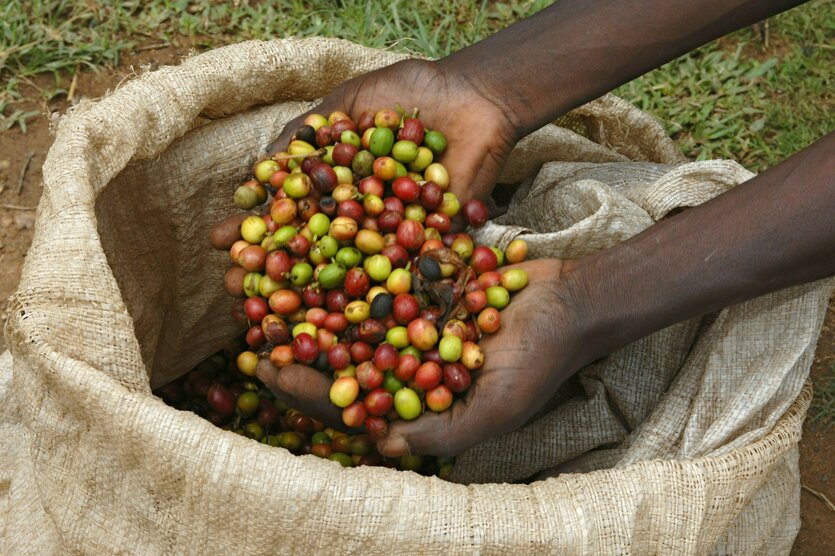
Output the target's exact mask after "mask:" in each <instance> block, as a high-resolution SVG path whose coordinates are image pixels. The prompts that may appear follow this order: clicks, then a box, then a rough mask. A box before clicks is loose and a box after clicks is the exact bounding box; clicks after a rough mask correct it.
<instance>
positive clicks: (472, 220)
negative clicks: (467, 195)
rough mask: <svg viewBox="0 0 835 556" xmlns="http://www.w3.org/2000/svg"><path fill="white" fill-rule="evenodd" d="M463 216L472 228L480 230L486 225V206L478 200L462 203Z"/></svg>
mask: <svg viewBox="0 0 835 556" xmlns="http://www.w3.org/2000/svg"><path fill="white" fill-rule="evenodd" d="M463 210H464V216H465V217H466V218H467V223H468V224H469V225H470V226H472V227H473V228H481V227H482V226H484V224H486V223H487V217H488V214H487V205H485V204H484V203H483V202H481V201H479V200H478V199H470V200H469V201H467V202H466V203H464V207H463Z"/></svg>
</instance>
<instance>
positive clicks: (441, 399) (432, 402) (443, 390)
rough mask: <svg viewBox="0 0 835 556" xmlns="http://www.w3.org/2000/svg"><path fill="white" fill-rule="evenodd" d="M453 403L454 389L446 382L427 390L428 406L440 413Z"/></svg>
mask: <svg viewBox="0 0 835 556" xmlns="http://www.w3.org/2000/svg"><path fill="white" fill-rule="evenodd" d="M451 405H452V390H450V389H449V388H448V387H447V386H446V385H445V384H439V385H438V386H436V387H435V388H432V389H431V390H429V391H427V392H426V407H428V408H429V409H430V410H431V411H434V412H436V413H440V412H441V411H446V410H447V409H449V406H451Z"/></svg>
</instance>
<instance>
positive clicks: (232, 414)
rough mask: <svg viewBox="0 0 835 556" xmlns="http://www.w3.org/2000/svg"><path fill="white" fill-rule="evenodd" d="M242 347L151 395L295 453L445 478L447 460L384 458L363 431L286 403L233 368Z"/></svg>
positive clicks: (449, 463)
mask: <svg viewBox="0 0 835 556" xmlns="http://www.w3.org/2000/svg"><path fill="white" fill-rule="evenodd" d="M243 349H244V346H242V345H239V342H233V344H232V345H230V347H229V348H228V349H227V350H224V351H222V352H219V353H216V354H214V355H212V356H211V357H209V358H208V359H206V360H205V361H203V362H202V363H200V364H199V365H197V367H196V368H194V369H193V370H191V371H190V372H189V373H188V374H186V375H185V376H183V377H182V378H180V379H178V380H175V381H174V382H171V383H169V384H166V385H165V386H162V387H161V388H158V389H157V390H156V391H155V392H154V393H155V394H156V395H157V396H159V397H160V398H162V399H163V401H164V402H165V403H167V404H168V405H170V406H172V407H176V408H177V409H181V410H185V411H191V412H193V413H196V414H197V415H199V416H201V417H203V418H205V419H208V420H209V421H211V422H212V423H213V424H214V425H216V426H218V427H220V428H222V429H225V430H229V431H233V432H235V433H237V434H240V435H242V436H246V437H248V438H251V439H253V440H255V441H257V442H261V443H262V444H269V445H270V446H280V447H282V448H286V449H287V450H289V451H290V452H292V453H294V454H298V455H303V454H313V455H315V456H318V457H321V458H327V459H330V460H333V461H337V462H339V463H340V464H342V465H343V466H345V467H354V466H357V465H375V466H384V467H392V468H396V469H402V470H409V471H416V472H418V473H421V474H423V475H437V476H439V477H440V478H442V479H447V478H448V477H449V474H450V472H451V471H452V464H453V459H452V458H434V457H421V456H403V457H400V458H384V457H383V456H381V455H380V454H379V453H378V452H377V450H376V448H375V445H374V442H372V441H371V439H370V438H369V437H368V435H366V434H356V435H348V434H345V433H343V432H339V431H337V430H334V429H332V428H329V427H325V425H324V424H323V423H322V422H321V421H317V420H316V419H312V418H310V417H308V416H307V415H304V414H303V413H302V412H300V411H297V410H295V409H291V408H289V407H287V406H286V405H285V404H283V403H282V402H281V401H280V400H277V399H276V398H275V397H274V396H273V394H272V392H270V390H269V389H268V388H267V387H265V386H264V385H263V384H262V383H261V382H260V381H259V380H258V379H257V378H253V377H250V376H247V375H245V374H243V373H241V372H240V371H239V370H238V368H237V365H236V364H235V362H234V361H235V359H236V358H237V355H238V353H239V352H240V351H242V350H243Z"/></svg>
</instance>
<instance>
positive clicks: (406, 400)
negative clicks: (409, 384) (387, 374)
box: [394, 388, 422, 421]
mask: <svg viewBox="0 0 835 556" xmlns="http://www.w3.org/2000/svg"><path fill="white" fill-rule="evenodd" d="M394 410H395V411H397V415H399V416H400V418H401V419H403V420H404V421H411V420H413V419H416V418H417V417H418V416H419V415H420V414H421V411H422V408H421V404H420V397H418V395H417V392H415V391H414V390H412V389H411V388H401V389H400V390H398V391H397V393H396V394H395V395H394Z"/></svg>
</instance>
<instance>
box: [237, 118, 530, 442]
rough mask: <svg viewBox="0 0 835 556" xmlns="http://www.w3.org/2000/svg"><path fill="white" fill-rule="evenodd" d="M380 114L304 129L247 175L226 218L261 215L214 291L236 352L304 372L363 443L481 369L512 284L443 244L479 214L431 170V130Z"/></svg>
mask: <svg viewBox="0 0 835 556" xmlns="http://www.w3.org/2000/svg"><path fill="white" fill-rule="evenodd" d="M416 116H417V114H416V111H415V113H413V114H412V116H411V117H404V115H402V114H401V113H400V112H397V111H394V110H380V111H379V112H376V113H372V112H365V113H363V115H362V116H361V117H360V118H359V120H358V121H356V122H354V121H353V120H351V119H350V117H348V115H346V114H344V113H342V112H334V113H332V114H330V115H329V116H328V117H327V118H326V117H325V116H322V115H318V114H313V115H310V116H308V117H307V118H306V119H305V124H304V125H303V126H302V127H300V128H299V129H298V130H297V131H296V133H295V137H294V139H293V140H292V141H291V142H290V144H289V147H288V150H287V152H280V153H276V154H275V155H274V156H273V157H272V158H270V159H267V160H264V161H261V162H259V163H258V164H257V165H256V166H255V168H254V179H253V180H250V181H248V182H246V183H244V184H243V185H241V186H240V187H238V188H237V190H236V192H235V202H236V204H237V205H238V207H239V208H243V209H253V208H255V207H256V206H258V205H259V204H263V203H265V202H267V199H268V194H269V193H271V194H272V198H271V200H270V203H269V210H268V211H263V214H253V215H251V216H249V217H247V218H246V219H245V220H243V221H242V223H241V225H240V239H239V240H238V241H236V242H235V243H234V245H232V248H231V251H230V256H231V259H232V262H233V263H234V266H233V267H232V268H231V269H230V270H229V271H228V272H227V274H226V277H225V280H224V282H225V285H226V288H227V291H229V292H230V293H231V294H233V295H237V296H240V297H242V298H246V300H245V301H243V304H242V306H241V308H240V311H239V314H240V316H241V318H242V320H245V321H246V322H247V323H248V325H249V326H250V328H249V331H248V332H247V334H246V341H247V343H248V344H249V346H250V350H247V351H244V352H242V353H240V354H239V355H238V357H237V361H236V363H237V367H238V369H239V370H240V371H241V372H243V373H244V374H246V375H250V376H251V375H254V374H255V368H256V365H257V363H258V360H259V358H269V359H270V361H271V362H272V363H273V364H274V365H275V366H277V367H284V366H287V365H290V364H292V363H302V364H305V365H310V366H313V367H315V368H316V369H319V370H320V371H322V372H326V373H328V374H330V375H332V376H333V378H334V383H333V386H332V388H331V391H330V399H331V401H332V402H333V403H334V404H335V405H336V406H338V407H340V408H343V411H342V419H343V422H344V423H345V425H347V426H349V427H361V426H365V429H366V431H367V432H368V435H369V437H370V438H371V439H372V440H376V439H378V438H381V437H383V436H384V435H385V434H386V433H387V431H388V423H389V422H391V421H393V420H395V419H404V420H411V419H415V418H417V417H418V416H419V415H420V414H421V413H422V412H424V411H425V410H427V409H428V410H430V411H434V412H441V411H445V410H446V409H447V408H449V407H450V405H451V404H452V403H453V398H454V396H455V395H456V394H461V393H463V392H465V391H466V390H467V389H468V388H469V387H470V383H471V380H472V378H471V372H473V371H476V370H477V369H479V368H480V367H481V366H482V365H483V364H484V354H483V353H482V351H481V349H480V348H479V346H478V341H479V339H480V337H481V335H482V334H485V333H487V334H489V333H494V332H496V331H497V330H498V329H499V325H500V322H501V316H500V311H501V310H502V309H503V308H504V307H506V306H507V304H508V303H509V302H510V295H511V293H513V292H516V291H518V290H520V289H522V288H524V287H525V286H526V285H527V283H528V276H527V274H526V273H525V271H524V270H521V269H511V270H507V271H505V272H503V273H500V272H498V271H497V269H499V268H500V267H501V266H502V265H503V264H504V263H505V262H509V263H516V262H521V261H523V260H524V259H525V257H526V255H527V245H526V244H525V242H524V241H522V240H516V241H514V242H512V243H511V244H510V245H509V246H508V248H507V250H506V251H505V252H502V251H501V250H499V249H497V248H496V247H488V246H482V245H479V246H476V245H474V243H473V240H472V238H471V237H470V236H469V235H468V234H466V233H454V232H452V231H451V230H452V225H453V224H452V219H453V218H454V217H456V216H457V215H458V214H459V212H463V215H464V217H465V218H466V221H467V223H468V224H469V225H470V226H472V227H480V226H483V225H484V224H485V222H486V220H487V208H486V206H485V205H484V203H482V202H481V201H478V200H471V201H469V202H467V203H465V204H464V206H463V207H461V204H460V203H459V201H458V198H457V197H456V196H455V194H453V193H452V192H449V191H447V188H448V187H449V175H448V174H447V171H446V169H445V168H444V166H443V165H442V164H440V163H439V162H435V161H434V160H435V157H437V156H438V155H440V154H441V153H442V152H443V151H444V149H445V148H446V139H445V138H444V136H443V134H442V133H441V132H439V131H434V130H432V131H427V130H426V129H425V128H424V126H423V123H422V122H421V121H420V120H419V119H418V118H417V117H416Z"/></svg>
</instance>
